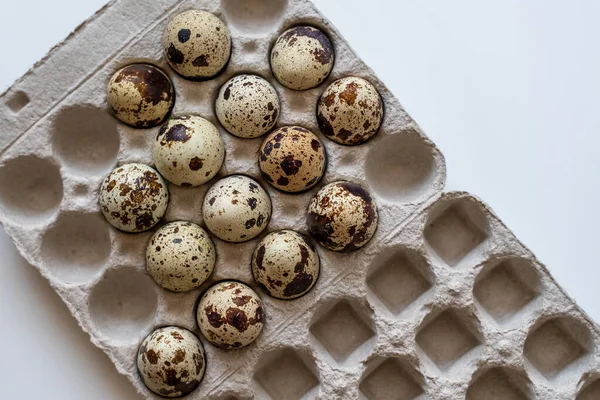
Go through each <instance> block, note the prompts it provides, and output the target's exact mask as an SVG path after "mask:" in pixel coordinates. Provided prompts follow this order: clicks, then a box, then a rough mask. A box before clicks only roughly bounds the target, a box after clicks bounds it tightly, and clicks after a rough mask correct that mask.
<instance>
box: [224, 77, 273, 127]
mask: <svg viewBox="0 0 600 400" xmlns="http://www.w3.org/2000/svg"><path fill="white" fill-rule="evenodd" d="M279 112H280V106H279V96H277V92H276V91H275V89H274V88H273V86H272V85H271V84H270V83H269V82H267V81H266V80H265V79H263V78H261V77H260V76H256V75H239V76H236V77H234V78H232V79H230V80H229V81H228V82H227V83H225V84H224V85H223V86H222V87H221V90H220V91H219V95H218V96H217V100H216V102H215V113H216V114H217V118H219V122H220V123H221V125H223V127H224V128H225V129H226V130H227V131H228V132H229V133H231V134H232V135H235V136H237V137H240V138H243V139H253V138H257V137H259V136H262V135H264V134H265V133H267V132H269V131H270V130H271V129H272V128H273V126H275V123H276V122H277V118H278V117H279Z"/></svg>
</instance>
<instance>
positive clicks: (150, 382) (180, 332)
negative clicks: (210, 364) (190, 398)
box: [137, 326, 206, 397]
mask: <svg viewBox="0 0 600 400" xmlns="http://www.w3.org/2000/svg"><path fill="white" fill-rule="evenodd" d="M137 368H138V373H139V374H140V376H141V378H142V380H143V381H144V384H145V385H146V386H147V387H148V389H150V390H151V391H153V392H154V393H156V394H159V395H161V396H164V397H181V396H185V395H187V394H189V393H191V392H193V391H194V390H195V389H196V388H197V387H198V385H199V384H200V382H201V381H202V378H203V377H204V372H205V370H206V356H205V354H204V347H203V346H202V343H201V342H200V340H199V339H198V338H197V337H196V336H195V335H194V334H193V333H192V332H190V331H188V330H187V329H183V328H179V327H175V326H168V327H164V328H159V329H157V330H155V331H154V332H152V333H151V334H150V335H148V336H147V337H146V338H145V339H144V341H143V342H142V344H141V346H140V348H139V350H138V354H137Z"/></svg>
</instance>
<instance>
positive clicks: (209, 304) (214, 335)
mask: <svg viewBox="0 0 600 400" xmlns="http://www.w3.org/2000/svg"><path fill="white" fill-rule="evenodd" d="M196 318H197V320H198V326H199V327H200V331H201V332H202V335H204V337H205V338H206V339H207V340H208V341H209V342H211V343H212V344H214V345H215V346H217V347H220V348H223V349H239V348H241V347H244V346H247V345H249V344H250V343H252V342H253V341H254V340H256V338H257V337H258V335H259V334H260V332H261V331H262V328H263V324H264V322H263V321H264V314H263V306H262V302H261V300H260V298H259V297H258V295H257V294H256V292H254V290H252V289H251V288H250V287H249V286H247V285H244V284H243V283H240V282H234V281H227V282H220V283H217V284H216V285H214V286H212V287H211V288H209V289H208V290H207V291H206V293H204V295H203V296H202V298H201V299H200V302H199V303H198V309H197V312H196Z"/></svg>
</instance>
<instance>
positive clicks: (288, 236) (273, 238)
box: [252, 230, 319, 300]
mask: <svg viewBox="0 0 600 400" xmlns="http://www.w3.org/2000/svg"><path fill="white" fill-rule="evenodd" d="M252 275H254V280H255V281H256V283H258V284H259V285H260V286H261V287H262V288H263V289H264V290H265V291H266V292H267V293H268V294H269V295H271V296H273V297H276V298H278V299H284V300H287V299H295V298H298V297H300V296H303V295H305V294H306V293H308V292H309V291H310V290H311V289H312V288H313V286H314V285H315V283H316V282H317V279H318V277H319V255H318V254H317V252H316V251H315V248H314V246H313V244H312V243H311V242H310V240H309V239H308V238H307V237H305V236H304V235H302V234H300V233H298V232H294V231H290V230H283V231H279V232H273V233H270V234H269V235H267V236H266V237H265V238H264V239H263V240H261V242H260V243H259V244H258V246H257V247H256V250H254V254H253V256H252Z"/></svg>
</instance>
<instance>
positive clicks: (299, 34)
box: [271, 26, 335, 90]
mask: <svg viewBox="0 0 600 400" xmlns="http://www.w3.org/2000/svg"><path fill="white" fill-rule="evenodd" d="M334 58H335V55H334V50H333V45H332V44H331V41H330V40H329V38H328V37H327V35H325V34H324V33H323V32H322V31H320V30H318V29H317V28H313V27H311V26H297V27H294V28H291V29H289V30H287V31H285V32H284V33H283V34H282V35H281V36H279V38H278V39H277V41H276V42H275V45H274V46H273V50H271V69H272V70H273V75H275V78H277V80H278V81H279V82H280V83H281V84H282V85H283V86H286V87H287V88H289V89H293V90H306V89H311V88H314V87H316V86H318V85H319V84H321V82H323V81H324V80H325V79H326V78H327V77H328V76H329V73H330V72H331V70H332V68H333V63H334Z"/></svg>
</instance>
